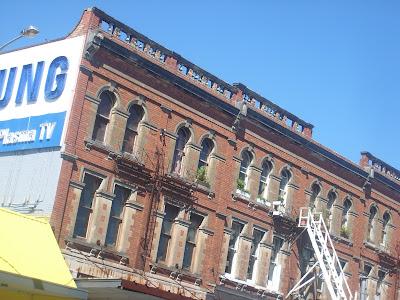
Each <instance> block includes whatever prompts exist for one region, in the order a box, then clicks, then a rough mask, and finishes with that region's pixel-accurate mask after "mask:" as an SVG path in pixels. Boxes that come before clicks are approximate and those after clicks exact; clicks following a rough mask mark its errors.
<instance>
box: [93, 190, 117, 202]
mask: <svg viewBox="0 0 400 300" xmlns="http://www.w3.org/2000/svg"><path fill="white" fill-rule="evenodd" d="M96 197H101V198H104V199H107V200H111V201H112V200H114V198H115V194H111V193H109V192H107V191H97V192H96Z"/></svg>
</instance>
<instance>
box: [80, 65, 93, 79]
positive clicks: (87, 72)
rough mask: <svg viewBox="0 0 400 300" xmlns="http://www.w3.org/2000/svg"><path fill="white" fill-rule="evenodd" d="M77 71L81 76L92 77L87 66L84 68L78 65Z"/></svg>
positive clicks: (91, 72)
mask: <svg viewBox="0 0 400 300" xmlns="http://www.w3.org/2000/svg"><path fill="white" fill-rule="evenodd" d="M79 70H80V71H81V72H82V73H83V74H85V75H87V76H88V77H92V75H93V71H92V70H91V69H89V68H88V67H87V66H85V65H80V66H79Z"/></svg>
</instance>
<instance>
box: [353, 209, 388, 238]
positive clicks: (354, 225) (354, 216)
mask: <svg viewBox="0 0 400 300" xmlns="http://www.w3.org/2000/svg"><path fill="white" fill-rule="evenodd" d="M357 218H358V213H356V212H355V211H349V214H348V220H347V229H348V231H349V237H348V239H349V240H353V238H354V232H353V231H354V229H355V228H356V224H357ZM381 231H382V230H381Z"/></svg>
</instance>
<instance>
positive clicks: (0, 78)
mask: <svg viewBox="0 0 400 300" xmlns="http://www.w3.org/2000/svg"><path fill="white" fill-rule="evenodd" d="M44 65H45V62H44V61H39V62H37V64H36V71H35V74H34V75H33V71H32V68H33V64H26V65H24V66H23V67H22V70H21V76H20V78H19V83H18V90H17V94H16V97H15V103H16V105H21V104H22V102H23V97H24V94H25V92H26V99H27V103H35V102H36V101H37V98H38V94H39V90H40V87H41V83H42V77H43V71H44ZM68 68H69V63H68V58H67V57H65V56H58V57H56V58H55V59H54V60H53V61H52V62H51V63H50V65H49V68H48V71H47V76H46V82H45V85H44V96H45V100H46V101H54V100H56V99H57V98H59V97H60V96H61V94H62V92H63V91H64V87H65V82H66V79H67V72H68ZM17 69H18V68H17V67H12V68H10V69H8V70H7V69H3V70H0V109H2V108H5V107H6V106H7V105H8V104H9V103H10V100H11V97H12V94H13V90H14V85H15V79H16V75H17ZM6 78H7V80H6Z"/></svg>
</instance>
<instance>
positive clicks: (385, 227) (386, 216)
mask: <svg viewBox="0 0 400 300" xmlns="http://www.w3.org/2000/svg"><path fill="white" fill-rule="evenodd" d="M389 223H390V214H389V213H388V212H385V213H384V214H383V227H382V242H381V244H382V245H384V246H386V245H387V244H388V227H389V226H388V225H389Z"/></svg>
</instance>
